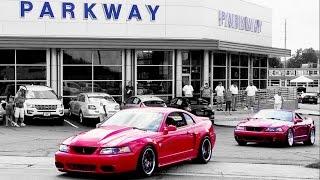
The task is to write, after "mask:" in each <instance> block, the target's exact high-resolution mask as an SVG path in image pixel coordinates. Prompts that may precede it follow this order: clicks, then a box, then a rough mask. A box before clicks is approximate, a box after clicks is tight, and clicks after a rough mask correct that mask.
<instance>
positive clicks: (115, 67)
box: [63, 49, 122, 108]
mask: <svg viewBox="0 0 320 180" xmlns="http://www.w3.org/2000/svg"><path fill="white" fill-rule="evenodd" d="M88 92H103V93H108V94H110V95H112V96H113V97H114V98H116V100H117V101H118V102H121V101H122V51H121V50H72V49H69V50H64V52H63V96H64V100H65V101H66V102H64V104H65V105H67V106H66V108H68V102H69V101H70V99H71V98H74V97H76V96H77V95H78V94H79V93H88Z"/></svg>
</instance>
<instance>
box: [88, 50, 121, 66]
mask: <svg viewBox="0 0 320 180" xmlns="http://www.w3.org/2000/svg"><path fill="white" fill-rule="evenodd" d="M121 59H122V55H121V51H116V50H114V51H111V50H110V51H100V50H97V51H93V64H94V65H120V66H121V64H122V61H121Z"/></svg>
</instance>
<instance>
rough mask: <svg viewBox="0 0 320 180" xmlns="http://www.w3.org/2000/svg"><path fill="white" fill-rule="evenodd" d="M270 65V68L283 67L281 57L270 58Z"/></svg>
mask: <svg viewBox="0 0 320 180" xmlns="http://www.w3.org/2000/svg"><path fill="white" fill-rule="evenodd" d="M269 67H270V68H282V67H283V64H282V63H281V59H280V58H277V57H275V58H269Z"/></svg>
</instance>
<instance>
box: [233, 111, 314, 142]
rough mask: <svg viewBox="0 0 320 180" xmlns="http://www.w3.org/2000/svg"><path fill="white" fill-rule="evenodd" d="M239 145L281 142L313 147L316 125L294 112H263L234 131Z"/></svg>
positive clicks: (241, 123) (239, 125)
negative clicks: (301, 143) (298, 143)
mask: <svg viewBox="0 0 320 180" xmlns="http://www.w3.org/2000/svg"><path fill="white" fill-rule="evenodd" d="M234 137H235V140H236V141H237V142H238V144H239V145H246V144H247V142H274V143H276V142H280V143H284V144H286V145H287V146H292V145H293V144H294V143H295V142H303V143H304V144H307V145H313V144H314V142H315V125H314V121H313V120H312V119H310V118H308V119H303V118H301V117H300V116H299V114H297V113H295V112H292V111H277V110H271V109H269V110H261V111H259V112H258V113H257V114H255V115H254V116H253V117H251V118H248V119H247V120H246V121H243V122H240V123H239V124H238V125H237V127H236V128H235V130H234Z"/></svg>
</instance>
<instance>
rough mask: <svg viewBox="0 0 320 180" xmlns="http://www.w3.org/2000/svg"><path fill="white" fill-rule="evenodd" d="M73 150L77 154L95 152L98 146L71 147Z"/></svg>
mask: <svg viewBox="0 0 320 180" xmlns="http://www.w3.org/2000/svg"><path fill="white" fill-rule="evenodd" d="M71 148H72V150H73V152H75V153H77V154H86V155H89V154H93V153H94V152H95V151H96V149H97V148H95V147H71Z"/></svg>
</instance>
